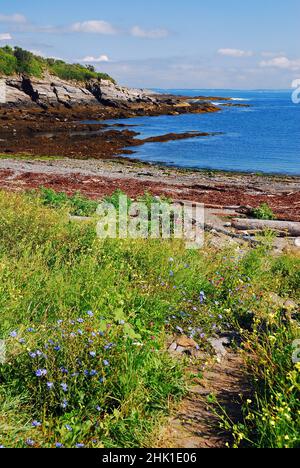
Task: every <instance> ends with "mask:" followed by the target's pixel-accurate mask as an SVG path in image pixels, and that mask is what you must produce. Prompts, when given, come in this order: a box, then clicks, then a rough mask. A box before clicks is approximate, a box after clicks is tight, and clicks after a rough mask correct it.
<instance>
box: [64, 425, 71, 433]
mask: <svg viewBox="0 0 300 468" xmlns="http://www.w3.org/2000/svg"><path fill="white" fill-rule="evenodd" d="M65 428H66V429H67V431H69V432H73V429H72V427H71V426H70V425H69V424H66V425H65Z"/></svg>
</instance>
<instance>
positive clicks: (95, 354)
mask: <svg viewBox="0 0 300 468" xmlns="http://www.w3.org/2000/svg"><path fill="white" fill-rule="evenodd" d="M89 354H90V356H91V357H96V356H97V353H96V352H95V351H90V353H89Z"/></svg>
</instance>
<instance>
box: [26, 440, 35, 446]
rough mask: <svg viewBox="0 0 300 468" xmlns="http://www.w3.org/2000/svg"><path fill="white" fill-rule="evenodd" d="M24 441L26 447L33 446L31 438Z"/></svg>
mask: <svg viewBox="0 0 300 468" xmlns="http://www.w3.org/2000/svg"><path fill="white" fill-rule="evenodd" d="M25 443H26V445H28V447H33V446H34V445H35V442H34V440H32V439H27V440H26V442H25Z"/></svg>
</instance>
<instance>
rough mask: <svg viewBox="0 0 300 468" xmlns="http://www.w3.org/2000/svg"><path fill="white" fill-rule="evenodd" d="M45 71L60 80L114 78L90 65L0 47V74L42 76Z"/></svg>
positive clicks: (15, 48) (16, 48)
mask: <svg viewBox="0 0 300 468" xmlns="http://www.w3.org/2000/svg"><path fill="white" fill-rule="evenodd" d="M46 73H48V74H50V75H54V76H57V77H58V78H60V79H62V80H67V81H77V82H84V81H89V80H91V79H95V80H100V79H105V80H110V81H112V82H114V80H113V79H112V78H111V77H110V76H109V75H107V74H106V73H99V72H97V71H96V69H95V68H94V67H93V66H92V65H87V66H83V65H81V64H78V63H75V64H68V63H66V62H64V61H63V60H59V59H54V58H45V57H41V56H38V55H36V54H34V53H32V52H30V51H28V50H24V49H22V48H21V47H14V48H12V47H9V46H5V47H1V48H0V76H1V75H5V76H11V75H15V74H26V75H28V76H32V77H36V78H42V77H43V76H44V75H45V74H46Z"/></svg>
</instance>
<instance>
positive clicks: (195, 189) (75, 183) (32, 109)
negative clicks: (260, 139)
mask: <svg viewBox="0 0 300 468" xmlns="http://www.w3.org/2000/svg"><path fill="white" fill-rule="evenodd" d="M5 86H6V103H5V104H1V105H0V155H1V159H0V188H3V189H6V190H13V191H22V190H27V189H32V188H38V187H40V186H42V185H43V186H48V187H52V188H53V189H55V190H57V191H65V192H67V193H74V192H75V191H81V192H82V193H83V194H85V195H86V196H88V197H91V198H100V197H102V196H103V195H107V194H111V193H112V192H113V191H114V190H116V189H121V190H123V191H125V192H126V193H128V195H130V196H132V197H135V196H137V195H140V194H142V193H144V192H145V191H146V190H148V191H149V192H151V193H153V194H154V195H167V196H170V197H171V198H173V199H186V200H192V201H195V202H200V203H205V205H206V206H208V207H209V206H211V207H214V208H215V209H218V208H220V209H222V208H224V207H225V206H238V207H247V206H248V207H249V206H251V207H257V206H259V205H260V204H261V203H268V204H269V205H270V206H271V208H272V209H273V210H274V213H275V214H276V216H277V217H278V219H283V220H292V221H300V215H299V208H300V180H299V178H297V177H267V176H256V175H243V174H224V173H221V172H220V173H208V172H205V171H188V170H179V169H176V168H167V167H163V166H154V165H150V164H146V163H140V162H138V161H135V160H130V159H128V158H126V159H125V158H122V157H121V155H122V154H123V155H124V153H127V154H128V155H130V154H131V153H133V150H134V148H133V149H132V150H131V147H134V146H137V145H142V144H145V143H149V142H151V143H155V142H164V141H170V140H178V139H186V138H194V137H203V138H209V137H210V134H208V133H204V132H188V133H181V134H174V133H170V134H167V135H161V136H159V137H151V138H146V139H144V140H143V139H140V138H138V136H139V133H138V127H135V126H134V125H132V126H130V125H126V126H125V125H123V124H121V123H116V124H113V125H112V124H109V123H106V122H105V120H107V119H118V118H130V117H135V116H154V115H165V114H168V115H179V114H183V113H207V112H219V111H221V110H222V106H234V105H238V106H241V105H242V104H234V103H233V102H232V101H231V100H230V99H227V98H219V97H211V96H210V97H205V96H198V97H196V98H191V99H189V98H187V97H184V96H170V95H163V94H162V95H158V94H154V93H152V92H151V91H147V90H134V89H133V90H132V89H129V88H124V87H120V86H118V85H115V84H113V83H112V82H110V81H103V80H102V81H95V82H93V81H91V82H89V83H88V84H86V85H85V86H83V85H82V86H78V84H75V83H69V82H63V81H62V80H59V79H58V78H54V77H48V78H45V79H43V80H35V79H29V78H27V77H22V76H19V77H13V78H9V79H6V80H5ZM216 100H218V101H219V102H221V106H216V105H214V104H213V103H212V102H214V101H216ZM91 120H93V121H95V122H97V121H99V123H95V124H94V123H93V124H90V123H87V121H91ZM124 148H126V150H124ZM41 157H46V158H48V159H50V160H48V161H41V160H40V159H41ZM51 159H55V160H51Z"/></svg>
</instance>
